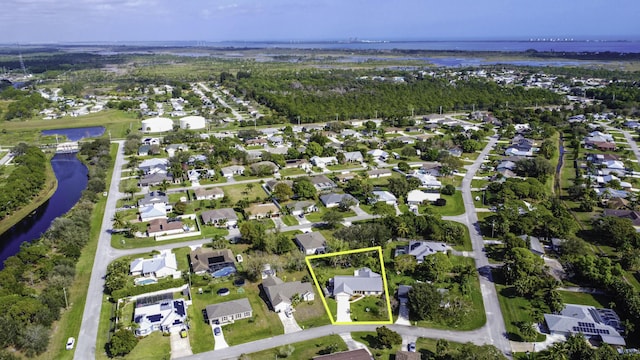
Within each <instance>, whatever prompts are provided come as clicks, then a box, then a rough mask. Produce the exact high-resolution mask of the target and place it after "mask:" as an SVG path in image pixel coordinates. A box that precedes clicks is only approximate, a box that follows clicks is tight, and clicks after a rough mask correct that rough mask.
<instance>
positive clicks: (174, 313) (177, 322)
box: [133, 299, 187, 336]
mask: <svg viewBox="0 0 640 360" xmlns="http://www.w3.org/2000/svg"><path fill="white" fill-rule="evenodd" d="M133 321H134V322H135V323H136V324H138V326H137V327H136V330H135V334H136V336H146V335H149V334H151V333H152V332H154V331H158V330H159V331H162V332H175V331H180V330H181V329H183V328H184V327H185V322H186V321H187V303H186V301H184V299H178V300H163V301H162V302H160V303H156V304H151V305H146V306H140V307H136V308H135V309H134V312H133Z"/></svg>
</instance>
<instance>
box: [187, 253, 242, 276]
mask: <svg viewBox="0 0 640 360" xmlns="http://www.w3.org/2000/svg"><path fill="white" fill-rule="evenodd" d="M189 261H190V264H191V271H192V272H193V273H195V274H204V273H206V272H215V271H218V270H220V269H222V268H225V267H234V268H235V266H236V265H235V262H234V258H233V253H232V252H231V250H229V249H222V250H214V249H211V248H205V247H199V248H197V249H195V250H193V251H191V252H190V253H189Z"/></svg>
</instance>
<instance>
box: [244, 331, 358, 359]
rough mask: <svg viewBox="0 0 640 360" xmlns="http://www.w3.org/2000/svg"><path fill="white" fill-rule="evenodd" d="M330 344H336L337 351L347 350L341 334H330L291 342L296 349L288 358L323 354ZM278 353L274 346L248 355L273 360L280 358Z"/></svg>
mask: <svg viewBox="0 0 640 360" xmlns="http://www.w3.org/2000/svg"><path fill="white" fill-rule="evenodd" d="M330 345H335V351H336V352H339V351H346V350H347V345H346V344H345V343H344V341H343V340H342V338H341V337H340V336H339V335H329V336H325V337H321V338H317V339H313V340H307V341H301V342H297V343H293V344H291V346H292V347H293V348H294V349H295V350H294V351H293V353H291V355H289V356H288V358H290V359H301V360H302V359H311V358H314V357H316V356H318V355H322V354H323V352H322V351H323V350H325V349H327V348H328V347H329V346H330ZM277 355H278V349H277V348H274V349H268V350H263V351H260V352H256V353H251V354H248V357H249V359H251V360H272V359H274V358H275V359H278V356H277Z"/></svg>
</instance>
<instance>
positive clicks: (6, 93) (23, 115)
mask: <svg viewBox="0 0 640 360" xmlns="http://www.w3.org/2000/svg"><path fill="white" fill-rule="evenodd" d="M0 99H2V100H11V102H9V105H8V106H7V109H6V110H5V112H4V114H3V117H2V118H3V119H4V120H13V119H30V118H32V117H33V116H34V115H35V114H37V113H38V111H40V110H42V109H44V108H45V106H46V105H47V104H48V103H49V101H48V100H46V99H45V98H43V97H42V96H41V95H40V93H37V92H26V91H22V90H17V89H14V88H13V87H7V88H5V89H4V90H2V92H0Z"/></svg>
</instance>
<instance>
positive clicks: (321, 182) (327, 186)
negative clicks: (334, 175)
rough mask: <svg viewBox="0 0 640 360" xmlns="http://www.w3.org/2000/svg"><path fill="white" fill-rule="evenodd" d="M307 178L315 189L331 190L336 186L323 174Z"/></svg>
mask: <svg viewBox="0 0 640 360" xmlns="http://www.w3.org/2000/svg"><path fill="white" fill-rule="evenodd" d="M309 180H311V183H312V184H313V187H315V188H316V190H318V191H326V190H331V189H335V188H337V187H338V185H336V183H334V182H333V181H332V180H331V179H329V178H328V177H326V176H324V175H316V176H312V177H310V178H309Z"/></svg>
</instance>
